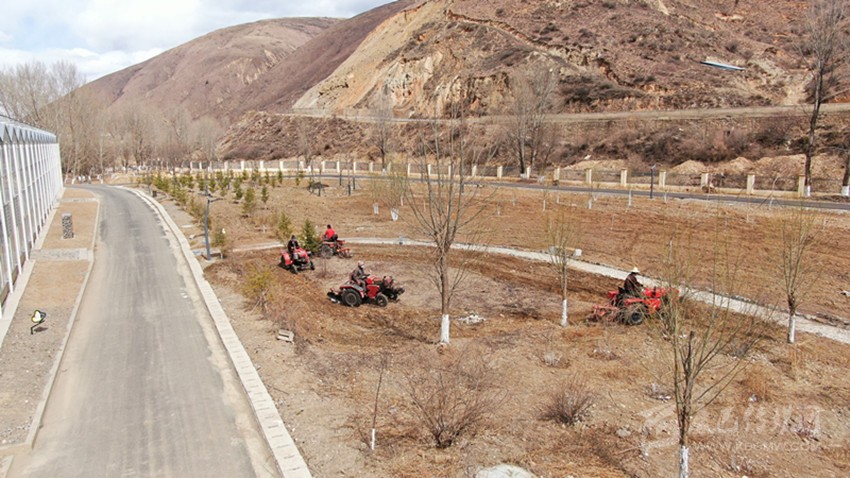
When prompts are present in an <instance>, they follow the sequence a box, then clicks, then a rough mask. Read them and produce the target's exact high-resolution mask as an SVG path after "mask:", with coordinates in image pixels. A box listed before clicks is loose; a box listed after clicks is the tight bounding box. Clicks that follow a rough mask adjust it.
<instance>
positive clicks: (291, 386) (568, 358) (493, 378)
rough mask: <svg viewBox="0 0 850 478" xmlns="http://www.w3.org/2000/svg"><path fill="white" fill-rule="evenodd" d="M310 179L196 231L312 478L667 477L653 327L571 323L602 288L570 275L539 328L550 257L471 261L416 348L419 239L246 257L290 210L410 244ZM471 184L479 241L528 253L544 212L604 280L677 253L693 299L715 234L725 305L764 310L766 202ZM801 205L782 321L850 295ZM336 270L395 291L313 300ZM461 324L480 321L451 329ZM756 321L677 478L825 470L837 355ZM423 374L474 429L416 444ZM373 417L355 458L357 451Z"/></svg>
mask: <svg viewBox="0 0 850 478" xmlns="http://www.w3.org/2000/svg"><path fill="white" fill-rule="evenodd" d="M325 183H326V184H327V185H328V187H327V188H325V189H324V192H323V194H322V196H321V197H319V196H316V195H312V194H310V193H308V192H307V191H306V190H305V189H304V187H303V184H302V185H301V187H295V185H294V183H293V181H292V180H291V179H289V180H286V181H285V182H284V185H283V186H278V187H275V188H271V197H270V200H269V201H268V204H267V206H263V207H261V209H260V211H258V212H257V213H255V214H254V215H253V217H247V216H243V215H242V213H241V206H240V205H239V204H237V203H235V201H233V199H232V194H231V195H230V196H229V199H228V200H226V201H219V202H216V203H214V204H213V205H212V214H211V216H212V222H213V224H214V225H215V227H224V228H225V230H226V231H227V236H228V238H229V241H232V246H233V247H234V250H236V251H239V250H246V252H233V253H231V254H229V255H228V257H226V258H225V259H224V260H216V261H214V262H213V263H211V264H208V265H207V268H206V274H207V277H208V279H209V280H210V282H211V283H212V284H213V285H214V287H215V289H216V292H217V293H218V295H219V298H220V299H221V301H222V304H223V305H224V306H225V309H226V310H227V313H228V315H229V316H230V319H231V321H232V322H233V325H234V327H235V329H236V331H237V332H238V334H239V336H240V338H241V340H242V342H243V344H244V345H245V348H246V350H247V351H248V352H249V354H250V355H251V358H252V360H253V361H254V364H255V365H256V367H257V368H258V370H259V373H260V375H261V376H262V378H263V381H264V382H265V384H266V386H267V388H268V389H269V392H270V393H271V395H272V397H273V398H274V399H275V401H276V403H277V404H278V408H279V410H280V413H281V416H282V417H283V419H284V422H285V423H286V424H287V427H288V428H289V430H290V432H291V434H292V435H293V437H294V438H295V439H296V442H297V443H298V446H299V449H300V450H301V452H302V453H303V455H304V457H305V460H306V461H307V463H308V464H309V466H310V468H311V470H312V472H313V474H314V476H317V477H328V476H375V477H385V476H394V477H466V476H474V475H475V473H476V472H477V471H478V470H479V469H480V468H481V467H488V466H493V465H496V464H500V463H510V464H514V465H518V466H521V467H523V468H526V469H528V470H529V471H531V472H533V473H534V474H535V475H537V476H540V477H567V476H576V477H578V476H592V477H620V476H640V477H656V476H671V475H673V474H674V470H675V467H676V463H677V461H676V460H677V455H676V430H677V428H676V420H675V416H674V413H673V409H674V405H673V403H672V401H671V400H669V399H667V395H668V394H669V390H671V389H672V385H671V372H670V370H671V357H670V355H671V353H672V352H671V348H670V345H669V341H668V340H667V339H665V337H664V334H663V333H662V330H661V328H660V326H659V324H658V323H657V321H649V322H647V323H645V324H643V325H641V326H638V327H626V326H622V325H616V324H600V323H594V322H587V321H585V320H584V318H585V317H586V316H587V315H588V314H589V312H590V311H591V310H592V306H593V305H594V304H597V303H601V302H604V299H605V292H606V291H607V290H609V289H612V288H615V287H616V286H617V285H618V281H616V280H613V279H609V278H602V277H597V276H592V275H589V274H584V273H580V272H572V273H571V276H570V286H569V298H570V317H571V324H570V326H568V327H567V328H561V327H560V326H559V325H558V319H559V316H560V299H559V294H558V292H557V279H556V276H555V273H554V271H553V270H552V268H551V267H550V266H548V265H547V264H545V263H540V262H529V261H525V260H521V259H514V258H506V257H503V256H486V255H471V256H469V259H470V266H469V269H468V275H467V277H466V280H465V281H464V282H462V284H461V286H460V288H459V290H458V291H457V292H456V294H455V296H454V300H453V303H452V317H453V319H455V320H454V321H453V324H452V342H451V345H449V346H448V347H442V346H438V345H437V343H436V342H437V340H438V337H439V315H440V306H439V303H440V301H439V294H438V293H437V291H436V288H435V287H434V285H433V283H432V281H431V279H430V276H429V271H430V269H431V267H432V266H431V262H432V257H433V256H432V254H431V253H430V250H429V249H427V248H424V247H410V246H391V247H390V246H387V247H377V246H368V247H367V246H358V245H352V247H353V250H354V254H355V257H354V259H349V260H346V259H340V258H332V259H329V260H322V259H317V260H316V264H317V268H316V270H315V271H309V272H303V273H301V274H298V275H294V274H292V273H290V272H288V271H285V270H283V269H281V268H279V267H277V261H278V254H277V251H276V250H265V251H253V252H251V251H247V249H248V248H250V246H252V245H257V244H264V243H269V242H271V241H274V238H273V235H272V234H271V233H270V232H269V231H270V221H269V219H268V217H270V216H271V215H272V213H273V212H277V211H281V210H285V211H286V212H287V214H288V215H289V216H290V217H291V218H292V220H293V225H294V226H295V229H296V231H298V230H300V226H301V224H302V223H303V221H304V220H305V219H310V220H311V221H312V222H313V223H314V224H316V225H318V226H321V227H320V231H321V229H323V228H324V224H326V223H332V224H333V225H334V228H335V229H336V230H337V232H338V233H339V234H340V236H341V237H342V238H346V237H386V238H397V237H399V236H404V237H405V238H421V236H420V235H419V234H417V232H416V227H415V225H414V224H413V223H412V222H411V221H410V212H409V210H408V209H406V208H401V210H400V217H401V219H400V220H399V221H397V222H394V221H392V220H391V219H390V217H389V216H390V214H389V211H387V210H386V208H385V207H383V206H381V208H380V214H379V215H377V216H375V215H373V209H372V205H373V203H375V202H376V201H377V197H378V194H377V193H376V192H375V191H373V190H371V189H370V186H371V184H370V183H369V182H366V181H363V182H358V183H357V186H358V188H357V189H355V190H354V192H353V193H352V195H351V196H349V195H348V189H347V187H342V186H340V184H338V183H337V181H335V180H334V181H329V180H327V179H326V180H325ZM476 193H478V194H479V195H480V197H481V198H482V200H486V201H487V214H486V216H485V218H486V221H485V222H486V225H487V228H486V229H487V234H486V235H485V237H486V240H487V243H488V244H492V245H499V246H506V247H514V248H518V249H524V250H544V249H546V248H547V246H548V244H547V242H548V241H547V239H546V233H545V230H546V227H545V224H546V218H547V217H548V214H551V212H552V211H553V210H562V211H564V212H565V213H566V214H567V215H568V217H569V218H570V220H571V221H572V223H573V224H574V225H576V230H577V231H579V234H580V235H579V236H578V239H577V240H576V244H575V247H578V248H581V249H582V250H583V255H582V259H583V260H587V261H590V262H597V263H603V264H607V265H611V266H615V267H619V268H621V269H630V268H631V267H633V266H638V267H640V268H641V270H642V271H643V272H644V274H646V275H647V276H650V277H657V278H661V277H663V275H664V273H665V271H664V269H665V267H666V266H665V261H666V259H665V258H666V257H667V253H668V248H669V245H670V241H671V240H673V241H674V243H675V245H676V247H677V248H681V249H683V250H687V251H689V254H688V257H691V258H692V259H693V261H694V264H693V267H694V269H695V271H696V273H695V274H694V277H695V278H700V277H701V278H702V282H701V283H700V280H699V279H694V280H695V281H696V283H695V284H694V285H697V286H702V287H705V286H708V285H710V284H709V282H710V281H709V280H708V277H710V271H711V270H712V269H713V268H714V267H715V266H716V265H717V264H718V263H719V260H720V259H716V260H715V259H712V258H713V257H718V256H715V255H712V254H707V252H711V251H715V250H717V249H718V248H716V247H714V246H715V245H717V244H722V245H723V246H724V247H723V248H722V250H723V251H724V254H723V256H722V260H723V261H724V263H726V264H730V263H731V264H735V265H738V266H739V274H740V275H739V277H738V280H737V281H736V285H737V286H738V287H737V288H736V290H737V291H738V293H739V294H740V295H742V296H745V297H750V298H753V299H756V300H759V301H761V302H762V303H765V304H781V303H783V299H782V295H781V293H780V292H779V291H778V287H777V285H779V284H778V282H780V281H781V277H780V275H779V274H780V273H779V271H778V269H777V268H776V267H775V264H776V262H777V260H776V259H775V258H776V257H778V256H777V255H776V254H777V251H778V245H779V240H778V239H777V237H778V235H777V234H775V233H774V232H773V231H775V228H774V227H773V223H774V222H775V220H776V217H777V216H778V214H780V213H781V210H780V209H779V208H776V207H770V206H769V204H768V203H765V205H763V206H759V207H757V206H731V205H725V204H718V203H715V202H703V201H673V200H671V201H669V202H665V201H664V200H663V199H661V198H656V199H655V200H651V201H650V200H648V199H638V198H635V199H633V201H632V204H631V206H629V204H628V199H627V198H625V197H605V196H599V197H595V198H591V196H589V195H587V194H582V195H575V194H565V193H561V194H560V195H558V193H557V192H552V191H550V192H548V193H544V192H539V191H526V190H520V189H506V188H504V189H498V190H497V189H494V188H490V187H484V188H480V189H479V190H478V191H476ZM544 198H545V200H546V206H545V207H546V209H547V210H546V211H544ZM591 199H593V201H592V208H588V203H589V201H590V200H591ZM164 203H165V204H166V205H167V206H168V208H169V212H170V213H172V214H173V215H174V217H175V219H176V220H177V222H178V224H181V225H183V230H184V232H185V233H186V235H187V236H189V237H191V238H193V239H192V241H193V244H194V246H195V247H197V248H201V244H202V239H203V237H202V236H203V234H202V231H201V230H200V229H199V228H198V226H197V224H193V221H192V219H191V218H190V217H189V216H188V215H187V214H185V213H183V212H181V211H180V210H179V209H177V208H176V207H174V205H173V202H171V201H169V200H167V199H166V200H164ZM261 204H262V203H261ZM813 214H814V213H813ZM817 214H818V216H817V224H818V225H819V230H818V235H817V237H816V240H815V242H814V243H813V251H814V254H813V256H812V261H813V262H815V263H817V264H818V266H819V268H820V271H821V274H819V276H818V282H817V284H816V285H815V286H814V287H813V288H812V291H811V292H810V293H809V294H807V295H806V296H805V298H804V300H803V301H802V303H801V310H802V311H803V312H805V313H807V314H815V313H820V314H825V315H827V316H838V317H840V316H845V317H846V315H847V310H850V298H847V297H845V296H843V295H841V294H840V292H841V291H842V290H847V289H850V268H849V267H848V265H850V249H848V248H847V247H846V237H848V229H850V220H848V218H847V217H846V215H842V214H832V213H823V214H821V213H817ZM356 260H363V261H365V263H366V266H367V269H368V270H369V271H371V272H373V273H376V274H379V275H392V276H394V277H395V279H396V281H397V282H398V283H400V284H402V285H404V286H405V288H406V292H405V293H404V294H403V295H402V296H401V297H400V300H399V301H398V302H395V303H390V304H389V306H388V307H386V308H379V307H376V306H374V305H364V306H361V307H359V308H347V307H343V306H341V305H338V304H334V303H331V302H330V301H329V300H328V299H327V297H326V296H325V293H326V292H327V290H328V289H329V288H330V287H334V286H337V285H339V284H341V283H342V282H344V281H345V279H346V278H347V275H348V272H349V271H350V270H351V269H352V268H353V267H354V266H355V261H356ZM257 271H265V272H267V273H270V274H271V277H272V278H273V280H272V282H271V284H272V287H271V288H270V289H269V291H268V292H267V295H266V300H267V302H268V305H267V307H265V309H264V308H263V307H261V306H260V304H258V303H257V302H256V301H254V300H249V299H248V298H247V297H246V293H247V292H246V287H245V285H246V284H248V283H250V282H251V280H253V279H255V278H256V277H257V276H258V275H260V274H258V272H257ZM473 313H474V314H476V315H477V316H479V317H481V318H483V319H484V320H483V321H482V322H480V323H464V322H463V321H462V320H457V319H459V318H464V317H468V316H470V315H471V314H473ZM780 314H781V313H780ZM280 328H285V329H288V330H292V331H294V332H295V337H296V338H295V342H294V343H293V344H289V343H286V342H283V341H278V340H277V339H276V335H277V331H278V330H279V329H280ZM765 330H766V331H765V332H764V337H763V340H762V341H761V342H760V343H759V346H758V347H757V348H756V350H754V352H753V353H752V354H751V355H750V356H748V357H747V358H746V360H748V366H747V367H746V368H745V369H744V370H743V372H741V373H740V374H739V375H738V376H737V377H736V378H735V379H734V380H733V381H732V383H731V384H730V385H729V387H728V388H727V389H725V390H724V392H723V393H722V394H721V395H720V396H719V398H718V399H717V400H715V401H714V402H713V403H712V404H711V405H709V406H708V407H707V408H706V409H705V410H703V411H701V412H700V414H699V415H698V418H697V423H695V424H694V426H693V429H692V436H693V440H694V443H693V445H692V450H691V456H692V472H693V476H722V477H727V476H728V477H733V476H734V477H740V476H743V475H746V476H750V477H768V476H795V477H802V476H807V477H808V476H811V477H815V476H817V477H822V476H846V475H847V474H848V473H850V454H848V452H847V444H848V440H850V433H848V430H850V409H848V405H847V404H848V403H850V384H848V383H847V381H846V378H845V376H846V370H847V367H848V366H850V347H848V346H846V345H843V344H840V343H837V342H834V341H832V340H829V339H825V338H821V337H817V336H813V335H809V334H800V336H799V337H798V343H797V344H796V345H795V346H788V345H786V344H785V340H784V333H785V332H784V328H783V327H781V326H779V325H769V326H767V327H766V329H765ZM737 360H741V359H739V358H737V357H736V356H735V354H733V353H728V354H723V355H722V356H721V357H720V358H719V359H718V361H717V365H718V366H722V365H728V364H731V363H732V362H734V361H737ZM437 371H442V372H444V375H442V377H443V378H444V379H445V380H446V381H444V382H443V386H442V387H438V388H439V389H440V390H442V391H443V392H445V391H453V392H454V393H452V394H449V395H450V396H452V397H455V398H457V399H458V400H462V401H463V403H464V404H466V405H469V404H470V403H473V404H476V405H479V406H480V407H481V409H482V410H483V412H482V413H481V417H480V418H481V419H480V420H479V421H476V422H475V424H474V426H470V427H469V428H468V429H466V430H465V431H464V433H461V434H460V435H459V436H458V438H457V439H456V440H454V442H453V443H452V444H451V446H449V447H446V448H437V447H436V446H435V444H434V440H433V438H432V437H431V435H430V434H429V433H428V431H427V428H426V427H425V426H424V425H423V421H422V418H421V414H419V413H417V408H416V407H415V406H414V397H416V396H417V395H416V393H414V392H412V391H413V390H420V391H421V390H422V389H423V387H425V386H426V385H428V384H430V383H432V379H433V378H434V376H435V374H437ZM720 373H721V369H720V368H718V369H717V371H710V372H709V377H708V378H709V379H716V378H718V377H717V375H718V374H720ZM446 377H451V380H449V379H447V378H446ZM471 377H472V378H475V379H476V383H478V385H479V386H480V388H478V389H477V390H479V392H477V393H471V392H468V391H467V390H468V389H467V388H463V387H460V386H459V384H460V383H468V382H469V381H470V380H471ZM379 383H380V384H381V385H380V392H379V394H378V395H377V396H378V398H377V401H376V392H377V391H378V390H377V388H378V384H379ZM582 386H583V387H586V390H587V392H588V393H589V396H590V401H591V404H592V405H591V406H590V409H589V412H588V414H587V415H586V416H585V417H583V419H582V420H581V421H580V422H579V423H577V424H575V425H573V426H565V425H560V424H557V423H555V422H553V421H551V420H546V419H544V418H543V417H544V415H545V413H544V412H545V410H546V408H547V405H546V404H547V403H548V402H549V400H550V399H551V397H552V396H553V394H555V393H556V392H558V391H562V390H565V389H576V388H581V387H582ZM419 396H420V397H421V395H419ZM376 403H377V405H376ZM373 419H374V420H375V428H376V430H377V435H376V436H377V446H376V448H375V450H370V448H369V446H368V444H369V433H370V430H371V428H372V421H373Z"/></svg>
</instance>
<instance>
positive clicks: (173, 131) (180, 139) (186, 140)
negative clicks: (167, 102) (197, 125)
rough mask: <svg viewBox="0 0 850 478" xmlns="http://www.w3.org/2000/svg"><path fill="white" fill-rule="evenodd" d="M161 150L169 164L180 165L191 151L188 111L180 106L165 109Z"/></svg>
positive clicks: (190, 122) (190, 123)
mask: <svg viewBox="0 0 850 478" xmlns="http://www.w3.org/2000/svg"><path fill="white" fill-rule="evenodd" d="M162 121H163V124H162V126H163V127H164V131H163V138H162V141H163V152H164V153H165V156H166V158H167V159H168V161H169V163H170V165H171V166H176V165H177V164H180V165H182V164H183V162H184V161H185V160H186V159H188V158H189V157H190V155H191V152H192V142H191V134H190V131H191V125H192V121H191V119H190V118H189V113H188V112H187V111H186V110H185V109H184V108H181V107H177V108H174V109H172V110H169V111H166V112H165V114H164V115H163V116H162Z"/></svg>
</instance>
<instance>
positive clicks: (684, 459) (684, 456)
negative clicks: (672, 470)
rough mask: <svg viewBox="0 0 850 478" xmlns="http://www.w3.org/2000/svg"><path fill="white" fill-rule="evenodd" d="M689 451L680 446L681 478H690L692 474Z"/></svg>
mask: <svg viewBox="0 0 850 478" xmlns="http://www.w3.org/2000/svg"><path fill="white" fill-rule="evenodd" d="M689 451H690V450H689V449H688V447H686V446H682V445H679V478H688V477H690V476H691V472H690V470H689V469H688V460H689Z"/></svg>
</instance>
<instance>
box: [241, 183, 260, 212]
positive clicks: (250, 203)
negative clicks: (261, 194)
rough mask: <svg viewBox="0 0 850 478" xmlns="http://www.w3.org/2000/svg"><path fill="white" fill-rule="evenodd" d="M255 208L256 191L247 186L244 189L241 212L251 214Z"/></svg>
mask: <svg viewBox="0 0 850 478" xmlns="http://www.w3.org/2000/svg"><path fill="white" fill-rule="evenodd" d="M256 210H257V192H256V191H255V190H254V188H252V187H249V188H248V189H247V190H246V191H245V200H244V201H243V202H242V214H245V215H246V216H251V215H253V214H254V211H256Z"/></svg>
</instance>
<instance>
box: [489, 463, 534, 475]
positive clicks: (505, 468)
mask: <svg viewBox="0 0 850 478" xmlns="http://www.w3.org/2000/svg"><path fill="white" fill-rule="evenodd" d="M475 478H535V477H534V475H532V474H531V472H529V471H527V470H524V469H522V468H520V467H518V466H513V465H497V466H494V467H491V468H484V469H482V470H480V471H478V473H476V474H475Z"/></svg>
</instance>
